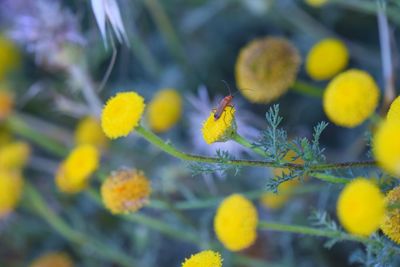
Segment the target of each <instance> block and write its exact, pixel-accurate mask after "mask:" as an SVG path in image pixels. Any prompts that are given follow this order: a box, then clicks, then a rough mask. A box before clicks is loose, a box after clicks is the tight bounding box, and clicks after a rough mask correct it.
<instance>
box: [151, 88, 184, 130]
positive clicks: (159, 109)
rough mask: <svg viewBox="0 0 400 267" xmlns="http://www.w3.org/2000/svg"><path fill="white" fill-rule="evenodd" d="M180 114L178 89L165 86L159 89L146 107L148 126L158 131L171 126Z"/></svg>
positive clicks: (180, 100) (180, 106)
mask: <svg viewBox="0 0 400 267" xmlns="http://www.w3.org/2000/svg"><path fill="white" fill-rule="evenodd" d="M181 115H182V99H181V96H180V94H179V93H178V91H176V90H175V89H171V88H167V89H163V90H161V91H159V92H158V93H157V94H156V95H155V96H154V98H153V100H152V101H151V102H150V104H149V106H148V108H147V120H148V123H149V125H150V128H151V129H152V130H153V131H155V132H158V133H162V132H166V131H168V130H169V129H170V128H171V127H173V126H174V125H175V124H176V123H177V122H178V121H179V119H180V118H181Z"/></svg>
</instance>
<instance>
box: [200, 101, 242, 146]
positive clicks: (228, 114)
mask: <svg viewBox="0 0 400 267" xmlns="http://www.w3.org/2000/svg"><path fill="white" fill-rule="evenodd" d="M214 114H215V110H213V111H212V112H211V114H210V116H209V117H208V118H207V120H206V121H205V122H204V123H203V128H202V129H201V131H202V133H203V138H204V140H205V141H206V143H207V144H212V143H215V142H225V141H227V140H229V139H230V138H231V136H232V134H234V133H235V132H236V122H235V108H234V107H231V106H227V107H226V108H225V110H224V111H223V112H222V114H221V117H220V118H218V119H217V120H215V119H214Z"/></svg>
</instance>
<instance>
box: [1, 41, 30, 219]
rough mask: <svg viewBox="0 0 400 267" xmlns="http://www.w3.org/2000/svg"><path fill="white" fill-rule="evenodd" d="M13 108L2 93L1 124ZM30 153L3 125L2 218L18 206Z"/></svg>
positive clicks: (3, 92) (12, 101)
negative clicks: (23, 171)
mask: <svg viewBox="0 0 400 267" xmlns="http://www.w3.org/2000/svg"><path fill="white" fill-rule="evenodd" d="M0 43H1V41H0ZM0 46H1V44H0ZM13 106H14V100H13V97H11V95H10V94H9V93H8V92H7V91H0V122H1V120H5V119H7V118H8V116H9V115H10V114H11V112H12V107H13ZM30 153H31V148H30V146H29V145H28V143H26V142H23V141H16V140H14V139H13V136H12V135H11V133H10V132H9V130H8V128H7V126H5V125H3V124H1V128H0V218H3V217H5V216H7V215H8V214H10V213H11V212H12V211H13V210H14V209H15V208H16V206H17V205H18V202H19V200H20V198H21V195H22V191H23V185H24V180H23V175H22V170H23V168H24V167H25V165H26V164H27V162H28V160H29V156H30Z"/></svg>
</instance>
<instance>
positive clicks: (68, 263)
mask: <svg viewBox="0 0 400 267" xmlns="http://www.w3.org/2000/svg"><path fill="white" fill-rule="evenodd" d="M73 266H74V263H73V261H72V259H71V258H70V257H69V256H68V255H67V254H65V253H63V252H48V253H46V254H44V255H41V256H40V257H38V258H37V259H35V260H34V261H33V262H32V263H31V264H30V267H73Z"/></svg>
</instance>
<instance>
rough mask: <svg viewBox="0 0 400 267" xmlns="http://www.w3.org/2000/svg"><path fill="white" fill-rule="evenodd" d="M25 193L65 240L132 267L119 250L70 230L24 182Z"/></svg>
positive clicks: (127, 257) (40, 213) (130, 260)
mask: <svg viewBox="0 0 400 267" xmlns="http://www.w3.org/2000/svg"><path fill="white" fill-rule="evenodd" d="M25 192H26V195H27V197H28V199H29V203H30V204H31V205H32V206H33V208H34V209H35V210H36V212H37V213H38V215H40V216H41V217H42V218H43V219H44V220H45V221H46V222H47V223H48V224H49V225H50V226H51V227H52V228H53V229H54V230H56V231H57V232H58V233H59V234H60V235H61V236H62V237H64V238H65V239H66V240H68V241H70V242H72V243H75V244H77V245H79V246H88V247H90V248H91V249H93V251H95V252H96V255H97V256H98V257H100V258H103V259H105V260H110V261H113V262H115V263H118V264H120V265H121V266H126V267H133V266H135V265H137V264H135V260H134V259H132V258H131V257H130V256H128V255H126V254H124V253H122V252H121V251H120V250H116V249H114V248H111V247H109V246H107V245H105V243H104V242H100V241H98V240H94V239H93V238H91V237H89V236H86V235H85V234H83V233H81V232H78V231H76V230H74V229H72V228H71V227H70V226H69V225H68V224H67V223H65V222H64V221H63V220H62V219H61V218H60V217H59V216H58V215H56V214H55V213H54V212H53V211H52V210H50V208H49V207H48V206H47V205H46V202H45V201H44V199H43V198H42V197H41V195H40V193H39V192H38V191H37V190H36V189H35V188H34V187H33V186H32V185H31V184H30V183H29V182H25Z"/></svg>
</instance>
